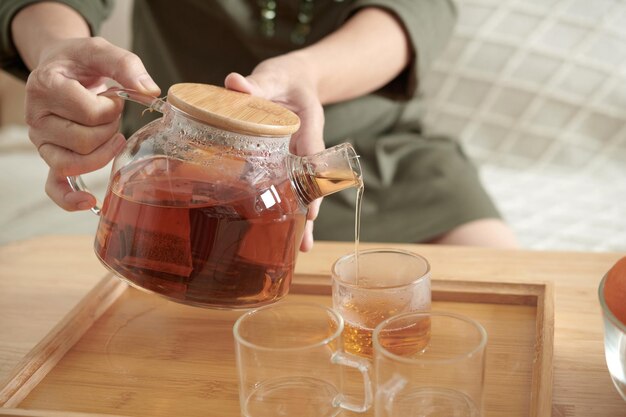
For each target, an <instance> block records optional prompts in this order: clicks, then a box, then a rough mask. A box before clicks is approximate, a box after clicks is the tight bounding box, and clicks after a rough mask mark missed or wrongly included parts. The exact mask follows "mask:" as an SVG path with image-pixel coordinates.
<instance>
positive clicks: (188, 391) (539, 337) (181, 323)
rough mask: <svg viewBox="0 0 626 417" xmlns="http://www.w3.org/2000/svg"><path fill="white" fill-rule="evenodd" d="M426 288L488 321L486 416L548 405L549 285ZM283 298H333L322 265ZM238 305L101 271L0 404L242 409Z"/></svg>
mask: <svg viewBox="0 0 626 417" xmlns="http://www.w3.org/2000/svg"><path fill="white" fill-rule="evenodd" d="M432 290H433V310H445V311H452V312H457V313H461V314H465V315H467V316H470V317H472V318H474V319H476V320H478V321H479V322H480V323H482V324H483V326H484V327H485V328H486V330H487V333H488V335H489V341H488V345H487V363H486V380H485V399H484V409H485V417H495V416H502V417H516V416H524V417H527V416H530V417H536V416H537V417H538V416H549V415H550V412H551V401H552V348H553V327H554V315H553V294H552V288H551V286H550V285H549V284H510V283H485V282H465V281H449V280H445V281H439V280H434V281H433V283H432ZM287 300H291V301H296V300H300V301H309V302H317V303H320V304H325V305H330V304H331V298H330V280H329V277H328V276H313V275H302V274H300V275H297V276H296V279H295V280H294V283H293V285H292V288H291V293H290V294H289V295H288V296H287ZM241 314H242V313H241V312H237V311H218V310H207V309H202V308H197V307H189V306H185V305H182V304H178V303H174V302H169V301H167V300H165V299H163V298H161V297H156V296H153V295H149V294H146V293H143V292H141V291H138V290H135V289H133V288H130V287H128V286H127V285H126V284H124V283H123V282H122V281H120V280H118V279H117V278H113V277H106V278H105V279H103V280H102V281H101V282H100V283H99V284H98V285H97V286H96V287H95V288H94V289H93V290H92V291H91V292H90V293H89V294H88V295H87V296H86V297H85V298H84V299H83V300H82V301H81V303H80V304H79V305H77V306H76V308H74V309H73V310H72V311H71V312H70V314H68V316H67V317H66V318H65V319H64V320H63V321H62V322H60V323H59V324H58V325H57V326H56V327H55V328H54V329H53V330H52V331H51V333H50V334H49V335H48V336H47V337H46V338H45V339H44V340H42V341H41V342H40V343H39V344H38V345H37V346H36V347H35V348H34V349H33V350H32V351H31V352H30V353H29V354H28V355H27V356H26V357H25V358H24V360H23V361H22V362H21V363H20V365H19V366H18V367H17V368H16V370H15V372H14V373H13V374H12V376H11V377H10V378H9V379H8V380H7V383H6V384H5V385H4V386H0V416H31V417H60V416H68V417H72V416H73V417H96V416H101V415H107V416H111V415H115V416H142V417H143V416H152V417H159V416H185V417H194V416H220V417H229V416H240V410H239V398H238V386H237V374H236V367H235V357H234V341H233V336H232V325H233V323H234V321H235V320H236V319H237V317H239V316H240V315H241ZM343 415H355V414H353V413H344V414H343ZM361 415H363V416H371V415H373V413H371V412H369V413H366V414H361Z"/></svg>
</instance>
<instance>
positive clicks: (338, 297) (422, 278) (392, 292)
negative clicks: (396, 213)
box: [332, 249, 431, 358]
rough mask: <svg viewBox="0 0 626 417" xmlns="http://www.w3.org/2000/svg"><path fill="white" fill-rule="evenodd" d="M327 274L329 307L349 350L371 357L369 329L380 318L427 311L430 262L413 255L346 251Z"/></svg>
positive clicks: (403, 252)
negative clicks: (330, 281) (341, 322)
mask: <svg viewBox="0 0 626 417" xmlns="http://www.w3.org/2000/svg"><path fill="white" fill-rule="evenodd" d="M357 259H358V261H357ZM332 278H333V287H332V295H333V309H334V310H335V311H337V312H338V313H339V314H340V315H341V316H342V317H343V318H344V320H345V329H344V333H343V341H344V349H345V350H346V351H347V352H350V353H354V354H358V355H360V356H364V357H368V358H369V357H371V356H372V351H373V349H372V332H373V331H374V328H375V327H376V326H377V325H378V323H380V322H381V321H383V320H385V319H387V318H389V317H391V316H394V315H396V314H399V313H405V312H410V311H428V310H430V305H431V292H430V265H429V264H428V261H427V260H426V259H425V258H424V257H422V256H420V255H418V254H416V253H412V252H409V251H405V250H400V249H372V250H366V251H359V252H358V253H357V254H356V256H355V253H350V254H348V255H345V256H343V257H341V258H339V259H338V260H337V261H336V262H335V264H334V265H333V267H332Z"/></svg>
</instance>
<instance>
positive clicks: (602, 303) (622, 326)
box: [598, 272, 626, 334]
mask: <svg viewBox="0 0 626 417" xmlns="http://www.w3.org/2000/svg"><path fill="white" fill-rule="evenodd" d="M608 276H609V273H608V272H607V273H606V274H604V276H603V277H602V280H601V281H600V285H598V299H599V300H600V307H601V308H602V314H603V315H604V317H605V318H606V319H607V320H609V321H610V322H611V324H613V325H614V326H615V327H617V328H618V329H620V330H621V331H622V333H624V334H626V324H624V323H622V322H621V321H620V320H619V319H618V318H617V317H616V316H615V314H613V312H612V311H611V309H610V308H609V306H608V305H607V304H606V299H605V298H604V284H605V282H606V279H607V277H608Z"/></svg>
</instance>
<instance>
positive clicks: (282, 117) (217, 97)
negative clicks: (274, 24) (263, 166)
mask: <svg viewBox="0 0 626 417" xmlns="http://www.w3.org/2000/svg"><path fill="white" fill-rule="evenodd" d="M167 101H168V102H169V103H170V104H172V105H173V106H174V107H176V108H178V109H180V110H182V111H184V112H185V113H187V114H189V115H190V116H192V117H194V118H196V119H198V120H201V121H203V122H205V123H207V124H209V125H211V126H213V127H216V128H218V129H222V130H227V131H230V132H236V133H242V134H246V135H253V136H288V135H291V134H292V133H294V132H295V131H297V130H298V128H299V127H300V119H299V118H298V116H296V114H295V113H293V112H291V111H289V110H287V109H286V108H284V107H282V106H281V105H279V104H276V103H273V102H271V101H269V100H265V99H262V98H259V97H254V96H251V95H249V94H245V93H240V92H238V91H232V90H227V89H225V88H222V87H217V86H214V85H208V84H193V83H181V84H174V85H173V86H171V87H170V89H169V91H168V93H167Z"/></svg>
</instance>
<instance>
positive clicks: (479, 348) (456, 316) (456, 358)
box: [372, 311, 488, 364]
mask: <svg viewBox="0 0 626 417" xmlns="http://www.w3.org/2000/svg"><path fill="white" fill-rule="evenodd" d="M410 316H413V317H422V318H426V317H433V316H438V317H448V318H453V319H457V320H461V321H464V322H465V323H467V324H469V325H471V326H473V327H474V328H475V329H476V330H478V333H479V334H480V343H478V344H477V345H476V346H475V347H474V348H472V349H471V350H469V351H467V352H463V353H461V354H458V355H456V356H454V357H451V358H447V359H430V358H429V359H416V358H406V357H404V356H400V355H396V354H395V353H393V352H390V351H389V350H387V349H386V348H384V347H383V346H381V345H380V343H379V342H378V335H379V334H380V332H381V330H382V329H383V327H385V326H386V325H387V324H389V323H391V322H393V321H397V320H402V319H404V318H406V317H410ZM487 339H488V335H487V331H486V330H485V328H484V327H483V325H482V324H480V323H479V322H478V321H476V320H474V319H472V318H470V317H468V316H465V315H462V314H457V313H450V312H446V311H409V312H406V313H401V314H397V315H395V316H392V317H389V318H388V319H386V320H383V321H382V322H380V323H379V324H378V326H376V328H375V329H374V332H373V333H372V342H373V345H374V355H376V353H377V352H378V353H380V354H382V355H384V356H386V357H387V358H390V359H393V360H395V361H398V362H403V363H406V364H418V363H431V364H445V363H454V362H458V361H461V360H463V359H465V358H469V357H472V356H474V355H475V354H476V353H478V352H480V351H483V350H484V349H485V347H486V345H487Z"/></svg>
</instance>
